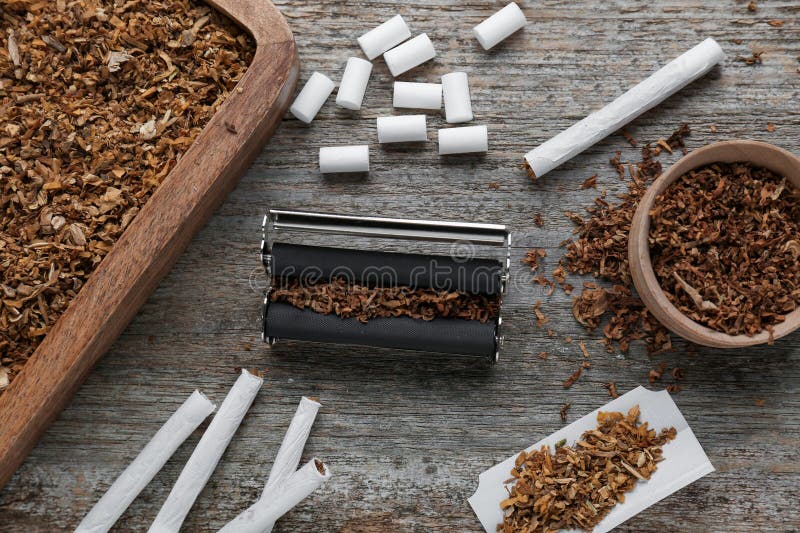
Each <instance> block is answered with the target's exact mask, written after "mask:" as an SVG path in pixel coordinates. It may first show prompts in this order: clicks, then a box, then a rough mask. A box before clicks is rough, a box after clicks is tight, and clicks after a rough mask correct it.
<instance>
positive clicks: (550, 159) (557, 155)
mask: <svg viewBox="0 0 800 533" xmlns="http://www.w3.org/2000/svg"><path fill="white" fill-rule="evenodd" d="M724 58H725V53H724V52H723V51H722V48H720V46H719V45H718V44H717V42H716V41H715V40H714V39H706V40H705V41H703V42H702V43H700V44H698V45H697V46H695V47H694V48H692V49H691V50H689V51H688V52H686V53H684V54H683V55H681V56H678V57H677V58H675V59H673V60H672V61H670V62H669V63H667V64H666V65H665V66H664V67H662V68H661V69H660V70H658V71H657V72H655V73H653V74H652V75H651V76H650V77H649V78H647V79H646V80H644V81H642V82H641V83H639V84H638V85H636V86H635V87H633V88H632V89H630V90H629V91H628V92H626V93H625V94H623V95H622V96H620V97H619V98H617V99H616V100H614V101H613V102H611V103H610V104H608V105H607V106H605V107H604V108H603V109H601V110H600V111H596V112H595V113H592V114H591V115H589V116H588V117H586V118H585V119H583V120H581V121H580V122H578V123H577V124H575V125H573V126H571V127H570V128H568V129H566V130H564V131H563V132H561V133H559V134H558V135H556V136H555V137H553V138H552V139H550V140H549V141H547V142H545V143H544V144H542V145H541V146H539V147H537V148H534V149H533V150H531V151H530V152H528V153H527V154H526V155H525V162H526V165H527V167H528V171H529V173H531V174H532V176H533V177H537V178H540V177H542V176H544V175H545V174H546V173H548V172H550V171H551V170H553V169H554V168H556V167H557V166H559V165H560V164H562V163H564V162H565V161H568V160H569V159H571V158H573V157H575V156H576V155H578V154H579V153H581V152H583V151H584V150H586V149H587V148H588V147H590V146H592V145H593V144H595V143H597V142H598V141H600V140H601V139H603V138H604V137H606V136H607V135H609V134H610V133H613V132H615V131H617V130H618V129H619V128H621V127H622V126H624V125H625V124H627V123H628V122H630V121H631V120H633V119H634V118H636V117H638V116H639V115H641V114H642V113H644V112H645V111H647V110H648V109H651V108H653V107H655V106H656V105H658V104H660V103H661V102H663V101H664V100H666V99H667V98H668V97H669V96H671V95H672V94H674V93H676V92H677V91H679V90H681V89H682V88H683V87H685V86H686V85H688V84H689V83H691V82H693V81H694V80H696V79H697V78H699V77H700V76H702V75H703V74H705V73H706V72H708V71H709V70H711V69H712V68H713V67H714V65H716V64H717V63H719V62H720V61H722V60H723V59H724Z"/></svg>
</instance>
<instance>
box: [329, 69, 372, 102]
mask: <svg viewBox="0 0 800 533" xmlns="http://www.w3.org/2000/svg"><path fill="white" fill-rule="evenodd" d="M371 73H372V63H370V62H369V61H364V60H363V59H360V58H358V57H351V58H350V59H348V60H347V66H346V67H345V68H344V74H343V75H342V82H341V83H340V84H339V93H338V94H337V95H336V103H337V104H338V105H340V106H342V107H344V108H346V109H353V110H358V109H361V102H362V101H363V100H364V93H365V92H366V90H367V83H368V82H369V75H370V74H371Z"/></svg>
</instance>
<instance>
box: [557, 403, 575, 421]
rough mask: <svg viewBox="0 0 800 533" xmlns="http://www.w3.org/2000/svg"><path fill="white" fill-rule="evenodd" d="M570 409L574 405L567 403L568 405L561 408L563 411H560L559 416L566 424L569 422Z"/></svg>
mask: <svg viewBox="0 0 800 533" xmlns="http://www.w3.org/2000/svg"><path fill="white" fill-rule="evenodd" d="M570 407H572V404H571V403H569V402H567V403H565V404H564V405H562V406H561V409H559V410H558V414H559V416H560V417H561V421H562V422H566V421H567V411H569V408H570Z"/></svg>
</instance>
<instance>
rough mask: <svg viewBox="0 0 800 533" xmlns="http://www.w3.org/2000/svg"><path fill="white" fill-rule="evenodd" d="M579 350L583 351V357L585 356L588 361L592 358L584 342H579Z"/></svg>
mask: <svg viewBox="0 0 800 533" xmlns="http://www.w3.org/2000/svg"><path fill="white" fill-rule="evenodd" d="M578 348H580V349H581V353H582V354H583V356H584V357H586V358H587V359H588V358H589V357H591V356H590V355H589V350H588V349H586V345H585V344H584V343H583V341H579V342H578Z"/></svg>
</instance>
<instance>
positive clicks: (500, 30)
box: [473, 2, 528, 50]
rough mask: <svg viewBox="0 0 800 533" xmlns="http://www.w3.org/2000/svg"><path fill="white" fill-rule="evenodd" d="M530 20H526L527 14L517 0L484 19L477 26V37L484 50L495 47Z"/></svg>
mask: <svg viewBox="0 0 800 533" xmlns="http://www.w3.org/2000/svg"><path fill="white" fill-rule="evenodd" d="M527 23H528V21H527V20H525V14H524V13H523V12H522V10H521V9H520V8H519V6H518V5H517V3H516V2H511V3H510V4H508V5H507V6H506V7H504V8H503V9H501V10H500V11H498V12H497V13H495V14H494V15H492V16H491V17H489V18H488V19H486V20H484V21H483V22H481V23H480V24H478V25H477V26H475V28H473V31H474V32H475V37H477V38H478V42H479V43H481V46H483V49H484V50H488V49H490V48H492V47H494V46H495V45H496V44H498V43H500V42H501V41H504V40H505V39H506V38H507V37H509V36H511V34H513V33H515V32H516V31H518V30H521V29H522V28H523V27H524V26H525V24H527Z"/></svg>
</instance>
